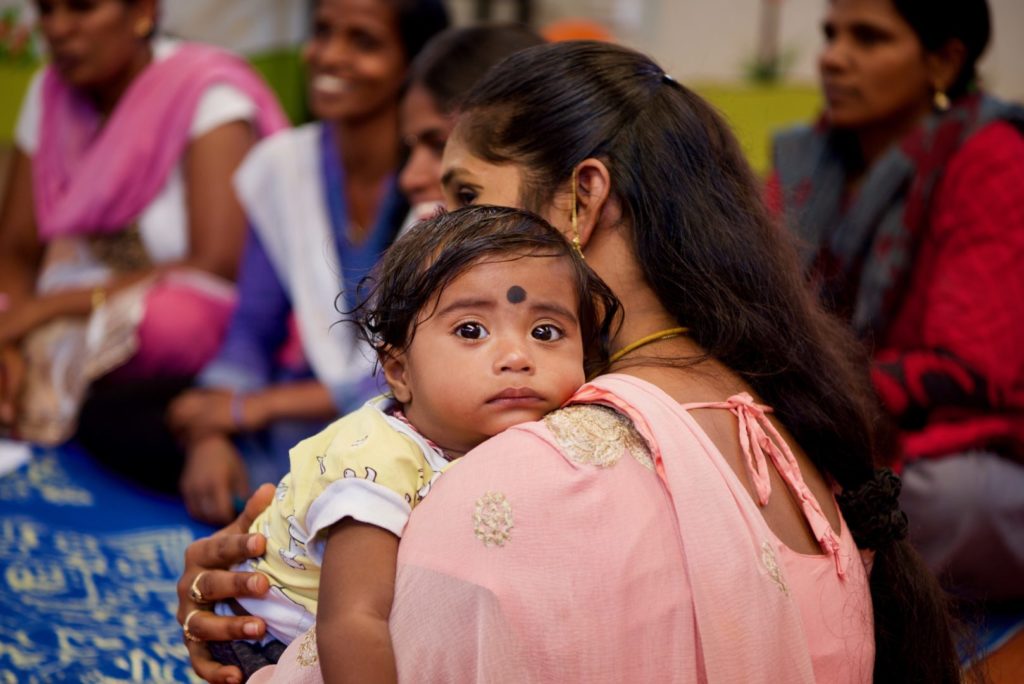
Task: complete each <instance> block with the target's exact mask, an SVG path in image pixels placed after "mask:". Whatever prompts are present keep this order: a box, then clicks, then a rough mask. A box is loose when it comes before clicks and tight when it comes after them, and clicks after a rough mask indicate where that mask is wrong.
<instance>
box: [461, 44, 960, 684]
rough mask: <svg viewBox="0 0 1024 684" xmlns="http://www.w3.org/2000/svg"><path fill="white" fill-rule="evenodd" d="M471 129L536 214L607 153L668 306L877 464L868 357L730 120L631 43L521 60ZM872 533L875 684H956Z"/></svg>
mask: <svg viewBox="0 0 1024 684" xmlns="http://www.w3.org/2000/svg"><path fill="white" fill-rule="evenodd" d="M462 111H463V118H462V119H461V121H460V124H459V132H460V135H461V136H462V137H463V140H464V141H465V142H466V143H467V145H468V147H469V149H470V150H471V151H473V152H474V153H475V154H477V155H479V156H481V157H482V158H484V159H487V160H490V161H493V162H499V163H503V162H515V163H517V164H521V165H522V167H523V174H524V185H525V191H524V193H523V201H524V202H525V204H526V205H527V207H528V208H532V209H534V210H537V209H538V208H540V207H542V206H544V205H545V204H546V203H548V202H549V201H550V200H551V199H552V197H553V196H554V194H555V192H556V190H557V189H558V188H561V187H564V186H565V184H566V183H567V182H568V181H569V179H570V177H571V174H572V169H573V167H574V166H575V165H577V164H579V163H580V162H582V161H583V160H584V159H587V158H591V157H593V158H597V159H601V160H602V161H604V162H605V164H606V165H607V167H608V170H609V173H610V174H611V186H612V193H613V195H614V196H615V198H616V199H617V200H618V202H619V204H620V205H621V208H622V211H623V225H624V226H626V227H627V228H628V230H629V234H630V236H631V242H632V248H633V250H634V253H635V257H636V261H637V263H638V264H639V265H640V267H641V268H642V270H643V274H644V277H645V279H646V281H647V283H648V284H649V285H650V287H651V288H652V289H653V290H654V292H655V293H656V294H657V296H658V298H659V300H660V301H661V303H662V305H663V306H664V307H665V308H666V309H667V310H668V311H669V312H671V313H672V314H673V315H674V316H675V318H676V319H677V320H678V321H679V323H680V324H681V325H685V326H688V327H689V329H690V333H689V334H690V335H691V337H692V338H693V340H694V341H695V342H697V343H698V344H699V345H700V346H701V347H702V348H703V349H704V350H706V352H707V354H708V355H709V356H711V357H713V358H715V359H717V360H718V361H720V362H721V363H723V364H725V365H726V366H728V367H729V368H730V369H732V370H733V371H734V372H736V373H738V374H739V375H740V376H741V377H742V378H743V380H744V381H746V382H747V383H749V385H750V386H751V387H752V388H753V389H754V391H755V392H756V393H757V394H758V395H759V396H760V398H761V399H762V400H764V401H765V402H766V403H767V404H769V405H771V406H772V407H773V408H774V409H775V414H776V415H777V416H778V419H779V420H780V421H781V422H782V424H784V425H785V426H786V428H787V429H788V430H789V432H790V433H791V434H792V435H793V437H794V438H795V439H796V441H797V442H798V443H799V444H800V445H801V447H803V449H804V450H805V451H806V452H807V454H808V456H809V457H810V458H811V459H812V461H813V462H814V464H815V465H816V466H817V467H818V468H819V469H820V470H821V471H822V472H823V473H824V474H825V475H826V476H827V477H829V478H831V479H832V480H833V481H835V482H836V483H837V484H838V485H839V486H840V487H841V488H842V489H843V490H845V491H853V490H857V489H858V488H859V487H861V486H862V485H863V484H865V483H866V482H868V481H869V480H871V479H872V478H873V476H874V473H875V459H874V457H875V454H876V451H877V443H876V437H877V434H878V432H877V426H878V425H879V423H880V419H879V415H880V414H879V411H878V407H877V402H876V399H875V396H874V393H873V390H872V388H871V386H870V381H869V375H868V363H867V356H866V353H865V351H864V350H863V348H862V347H861V346H860V344H859V343H858V342H857V341H856V340H855V339H854V337H853V336H852V334H851V333H850V332H849V331H848V330H847V328H846V326H845V325H843V324H842V323H841V322H840V321H839V320H838V319H834V318H833V317H831V316H829V315H828V314H826V313H825V312H824V310H823V309H822V308H821V307H820V305H819V304H818V302H817V301H816V299H815V297H814V295H813V293H812V292H810V290H809V289H808V288H807V286H806V283H805V281H804V278H803V276H802V271H801V267H800V263H799V261H798V258H797V252H796V247H795V240H794V238H792V237H791V236H790V234H788V233H787V232H785V231H784V230H783V229H781V228H780V227H778V226H777V225H776V223H774V222H773V221H772V219H771V218H770V217H769V215H768V213H767V210H766V208H765V206H764V203H763V200H762V196H761V189H760V184H759V182H758V180H757V179H756V177H755V176H754V174H753V172H752V171H751V169H750V167H749V165H748V163H747V162H746V160H745V158H744V156H743V154H742V153H741V151H740V148H739V145H738V144H737V142H736V140H735V138H734V136H733V134H732V133H731V132H730V130H729V128H728V127H727V126H726V124H725V123H724V122H723V120H722V118H721V117H720V116H719V115H718V114H717V113H716V112H715V111H714V110H713V109H712V108H711V107H710V106H709V105H708V104H707V103H706V102H704V101H703V100H702V99H701V98H700V97H698V96H697V95H695V94H694V93H693V92H691V91H690V90H688V89H687V88H685V87H683V86H682V85H680V84H678V83H676V82H675V81H674V80H672V79H671V78H669V77H667V76H666V75H665V73H664V72H663V71H662V69H661V68H660V67H659V66H658V65H657V64H655V63H654V62H652V61H651V60H650V59H648V58H647V57H645V56H644V55H641V54H639V53H637V52H634V51H632V50H629V49H626V48H622V47H618V46H614V45H610V44H605V43H595V42H575V43H559V44H554V45H544V46H540V47H535V48H531V49H529V50H525V51H523V52H520V53H518V54H515V55H513V56H511V57H510V58H508V59H506V60H505V61H503V62H502V63H501V64H499V65H498V66H497V67H495V68H494V69H492V70H491V71H490V72H489V73H488V75H487V76H485V77H484V79H483V80H482V81H481V82H480V83H479V84H478V85H477V86H476V87H475V88H474V90H473V92H472V93H471V94H470V95H469V97H468V98H467V99H466V100H465V101H464V103H463V106H462ZM843 514H844V517H845V518H846V520H847V525H848V526H849V527H850V529H851V530H853V533H854V537H855V539H857V542H858V544H859V545H860V546H861V547H862V548H864V547H866V546H868V544H869V543H873V544H875V545H876V547H877V548H874V551H875V558H874V565H873V569H872V572H871V593H872V600H873V605H874V617H875V643H876V649H877V655H876V662H875V681H876V682H897V681H898V682H929V683H936V682H955V681H959V680H960V674H959V665H958V661H957V658H956V653H955V650H954V648H953V644H952V636H951V632H950V628H949V618H948V614H947V609H946V604H945V601H944V598H943V595H942V593H941V590H940V589H939V588H938V585H937V583H936V582H935V580H934V578H933V577H932V576H931V575H930V574H929V573H928V572H927V570H925V569H924V566H923V565H922V564H921V563H920V561H919V560H918V558H917V556H916V554H914V552H913V551H912V550H911V549H910V547H909V545H908V544H907V543H906V542H905V541H902V540H901V541H886V542H884V543H879V542H869V541H868V537H867V535H865V534H862V533H859V530H861V529H865V527H864V525H865V524H866V522H867V521H862V520H860V519H858V518H859V517H860V516H858V512H857V511H856V510H854V509H853V507H846V506H844V507H843Z"/></svg>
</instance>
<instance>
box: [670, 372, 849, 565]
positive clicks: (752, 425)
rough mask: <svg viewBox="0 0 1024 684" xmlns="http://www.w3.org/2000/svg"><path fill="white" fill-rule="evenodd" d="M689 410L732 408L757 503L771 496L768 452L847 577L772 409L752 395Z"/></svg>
mask: <svg viewBox="0 0 1024 684" xmlns="http://www.w3.org/2000/svg"><path fill="white" fill-rule="evenodd" d="M682 408H683V409H684V410H686V411H689V410H691V409H703V408H712V409H728V410H729V411H731V412H732V413H733V414H734V415H735V416H736V418H737V419H738V420H739V428H740V448H741V449H742V450H743V455H744V463H745V465H746V466H747V472H748V473H749V474H750V479H751V480H753V483H754V488H755V490H756V492H757V503H758V505H760V506H764V505H766V504H767V503H768V497H769V496H771V491H772V487H771V479H770V478H769V476H768V462H767V460H766V459H765V452H767V453H768V455H769V456H771V459H772V462H773V463H774V464H775V467H776V468H777V469H778V471H779V475H781V476H782V479H783V480H784V481H785V482H786V484H787V485H788V486H789V489H790V491H792V492H793V495H794V496H795V497H796V499H797V501H798V502H799V503H800V508H801V509H802V510H803V513H804V517H805V518H807V522H808V524H809V525H810V526H811V531H812V532H813V533H814V537H815V539H817V540H818V544H820V545H821V549H822V550H823V551H824V552H825V554H826V555H828V556H831V557H832V559H833V560H834V561H835V564H836V573H837V574H838V575H839V577H840V578H843V577H845V576H846V568H845V565H844V563H843V559H842V555H841V554H840V553H839V537H838V535H837V534H836V533H835V531H834V530H833V529H832V526H831V525H830V524H829V522H828V518H826V517H825V513H824V511H822V510H821V506H820V505H819V504H818V500H817V499H816V498H815V497H814V494H813V493H811V490H810V489H809V488H808V487H807V484H806V483H805V482H804V478H803V475H802V474H801V473H800V465H799V464H798V463H797V460H796V457H795V456H793V452H792V451H791V450H790V448H789V445H787V444H786V441H785V440H784V439H782V435H780V434H779V431H778V430H776V429H775V426H774V425H772V422H771V421H770V420H768V416H767V415H766V414H768V413H770V412H771V410H772V409H771V407H769V406H764V405H758V404H755V403H754V398H753V397H751V396H750V395H749V394H748V393H746V392H742V393H740V394H735V395H733V396H731V397H729V398H728V399H726V400H725V401H719V402H705V403H694V404H683V405H682Z"/></svg>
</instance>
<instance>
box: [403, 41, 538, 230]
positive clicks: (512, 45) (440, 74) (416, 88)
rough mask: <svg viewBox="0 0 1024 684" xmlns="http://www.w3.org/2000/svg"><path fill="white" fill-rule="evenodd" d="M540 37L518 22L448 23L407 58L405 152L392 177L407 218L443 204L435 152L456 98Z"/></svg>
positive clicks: (445, 134)
mask: <svg viewBox="0 0 1024 684" xmlns="http://www.w3.org/2000/svg"><path fill="white" fill-rule="evenodd" d="M542 42H543V39H542V38H541V37H540V36H539V35H537V34H536V33H535V32H533V31H532V30H530V29H528V28H527V27H525V26H523V25H519V24H491V25H481V26H468V27H464V28H453V29H449V30H447V31H445V32H444V33H441V34H440V35H438V36H437V37H436V38H434V39H433V40H431V41H430V43H428V44H427V47H426V48H424V50H423V54H421V55H420V56H419V57H417V58H416V61H414V62H413V64H412V67H411V68H410V70H409V78H408V80H407V81H406V85H405V92H404V94H403V96H402V105H401V117H400V119H401V130H402V140H403V142H404V143H405V146H406V149H407V151H408V156H407V157H406V161H405V164H404V166H403V167H402V173H401V175H400V176H399V178H398V182H399V186H400V187H401V190H402V192H403V193H404V194H405V196H406V197H407V198H408V200H409V202H410V204H412V205H413V211H412V213H411V216H412V217H413V218H416V219H420V218H425V217H426V216H427V215H429V214H431V213H433V212H434V211H435V210H436V209H437V208H438V207H440V206H442V205H443V196H442V194H441V153H442V152H443V151H444V145H445V143H446V142H447V141H448V136H449V135H451V132H452V128H453V127H454V126H455V113H456V110H457V109H458V107H459V104H460V103H461V101H462V98H463V97H464V96H465V95H466V94H467V93H468V92H469V89H470V88H471V87H472V86H473V84H474V83H476V82H477V81H478V80H479V79H480V77H481V76H483V75H484V74H485V73H487V71H488V70H489V69H490V68H491V67H492V66H494V65H495V64H497V63H498V62H500V61H501V60H502V59H504V58H505V57H508V56H509V55H511V54H512V53H514V52H518V51H519V50H524V49H526V48H528V47H532V46H534V45H539V44H540V43H542Z"/></svg>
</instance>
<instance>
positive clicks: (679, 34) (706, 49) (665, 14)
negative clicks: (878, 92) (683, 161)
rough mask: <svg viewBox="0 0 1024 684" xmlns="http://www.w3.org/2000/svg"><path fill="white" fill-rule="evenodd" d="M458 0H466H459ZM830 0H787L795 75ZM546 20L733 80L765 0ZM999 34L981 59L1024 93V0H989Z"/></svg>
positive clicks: (999, 84) (1001, 90) (675, 66)
mask: <svg viewBox="0 0 1024 684" xmlns="http://www.w3.org/2000/svg"><path fill="white" fill-rule="evenodd" d="M453 1H454V4H456V5H457V4H459V2H466V0H453ZM826 1H827V0H781V2H782V10H781V12H782V15H781V39H780V45H781V47H782V49H783V51H790V52H791V53H792V54H793V55H794V56H795V59H794V62H793V64H792V68H791V70H790V72H789V76H790V78H792V79H793V80H797V81H803V82H808V83H812V82H814V80H815V55H816V53H817V51H818V48H819V46H820V44H821V39H820V29H819V25H820V22H821V18H822V16H823V14H824V11H825V5H826ZM536 2H537V5H538V18H539V19H541V20H542V21H546V20H552V19H556V18H560V17H564V16H589V17H593V18H595V19H603V20H606V21H608V23H609V24H611V25H613V26H614V28H615V30H616V31H617V33H618V35H619V36H620V37H621V38H622V40H623V42H626V43H627V44H629V45H632V46H633V47H636V48H638V49H641V50H644V51H645V52H648V53H649V54H651V55H652V56H654V57H655V59H657V60H658V61H659V62H660V63H661V64H662V65H663V66H664V67H665V68H666V70H667V71H669V72H670V73H672V74H674V75H675V76H676V77H677V78H680V79H685V80H688V81H709V80H712V81H735V80H738V79H740V78H742V75H743V67H744V64H746V63H748V62H749V61H750V60H751V59H752V57H753V56H754V53H755V50H756V45H757V30H758V21H759V16H760V15H759V12H760V5H761V2H762V0H536ZM499 4H500V3H499ZM989 6H990V7H991V9H992V15H993V26H994V31H993V34H994V35H993V40H992V43H991V44H990V46H989V52H988V54H987V56H986V57H985V58H984V59H983V61H982V63H981V71H982V74H983V76H984V78H985V80H986V83H987V84H988V86H989V87H990V89H992V90H993V91H994V92H996V93H998V94H1000V95H1002V96H1004V97H1010V98H1013V99H1017V100H1024V0H989Z"/></svg>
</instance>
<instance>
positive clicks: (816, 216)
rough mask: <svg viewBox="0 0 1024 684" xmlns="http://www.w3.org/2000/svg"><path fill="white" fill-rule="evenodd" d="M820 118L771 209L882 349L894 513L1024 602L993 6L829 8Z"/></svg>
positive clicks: (1014, 202)
mask: <svg viewBox="0 0 1024 684" xmlns="http://www.w3.org/2000/svg"><path fill="white" fill-rule="evenodd" d="M825 10H826V12H825V19H824V23H823V29H824V36H825V45H824V48H823V50H822V52H821V55H820V58H819V66H820V75H821V82H822V90H823V94H824V100H825V105H824V113H823V115H822V117H821V119H820V120H819V121H818V122H817V123H816V124H815V125H814V126H810V127H801V128H798V129H794V130H791V131H789V132H786V133H784V134H782V135H780V136H779V137H778V138H777V139H776V142H775V149H774V161H775V172H774V176H773V178H772V180H771V182H770V187H769V198H770V200H771V202H772V203H774V204H775V205H776V206H777V207H778V208H780V209H781V210H782V213H783V216H784V219H785V222H786V223H787V224H788V226H789V227H790V228H792V229H793V230H796V231H797V232H798V233H799V234H800V236H801V237H802V238H803V239H804V240H805V241H806V243H807V245H808V250H807V252H806V265H807V267H808V269H809V270H810V272H811V273H812V274H813V278H814V282H815V284H816V286H817V287H818V288H819V291H820V293H821V296H822V298H823V299H824V300H825V302H826V303H827V304H828V305H829V306H830V307H831V308H832V309H833V310H835V311H837V312H838V313H839V314H841V315H842V316H844V317H846V318H848V319H849V320H850V321H851V323H852V324H853V326H854V328H855V329H856V331H857V332H858V333H859V334H860V335H861V337H862V338H863V339H864V340H865V341H866V342H867V343H868V344H870V345H871V347H872V349H873V353H874V358H875V364H874V369H873V378H874V381H875V386H876V389H877V390H878V392H879V394H880V396H881V398H882V400H883V402H884V404H885V406H886V408H887V409H888V412H889V414H890V415H891V417H892V419H893V421H894V423H895V424H896V426H897V428H898V446H897V447H896V452H895V457H896V459H897V463H898V465H900V466H902V468H903V494H902V497H901V503H902V505H903V507H904V509H905V510H906V512H907V514H908V516H909V518H910V535H911V539H912V541H913V543H914V544H915V545H916V546H917V548H918V549H919V550H920V552H921V553H922V554H923V555H924V557H925V559H926V560H927V562H928V563H929V565H930V566H931V567H932V569H933V570H934V571H935V572H936V573H938V574H939V576H940V577H942V578H943V579H944V580H945V581H946V582H947V583H948V584H949V586H950V587H951V588H953V589H954V590H956V591H958V592H959V593H961V594H963V595H966V596H969V597H971V598H978V599H988V600H1007V599H1020V598H1024V584H1022V582H1021V578H1022V577H1024V464H1022V460H1021V459H1022V458H1024V326H1022V325H1021V320H1022V319H1024V269H1022V268H1020V263H1021V261H1022V260H1024V193H1022V192H1021V188H1024V137H1022V131H1024V109H1022V108H1021V107H1018V106H1013V105H1009V104H1006V103H1004V102H1002V101H1000V100H997V99H995V98H993V97H991V96H988V95H986V94H985V93H984V92H983V91H981V90H979V88H978V79H977V75H978V74H977V69H976V66H977V62H978V59H979V58H980V57H981V55H982V53H983V52H984V50H985V48H986V46H987V44H988V41H989V36H990V30H991V23H990V16H989V8H988V5H987V3H986V0H831V1H830V2H827V3H825Z"/></svg>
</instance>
